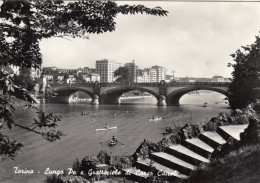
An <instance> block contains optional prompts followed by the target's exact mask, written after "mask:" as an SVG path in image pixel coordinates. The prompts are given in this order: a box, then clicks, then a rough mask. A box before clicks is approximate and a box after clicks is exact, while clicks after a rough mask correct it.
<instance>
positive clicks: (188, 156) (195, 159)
mask: <svg viewBox="0 0 260 183" xmlns="http://www.w3.org/2000/svg"><path fill="white" fill-rule="evenodd" d="M165 152H167V153H169V154H171V155H173V156H175V157H177V158H179V159H182V160H185V161H186V162H188V163H190V164H192V165H199V164H200V163H209V160H208V159H207V158H205V157H203V156H201V155H199V154H197V153H195V152H194V151H192V150H190V149H188V148H187V147H184V146H182V145H175V146H174V145H172V146H170V147H168V148H166V150H165Z"/></svg>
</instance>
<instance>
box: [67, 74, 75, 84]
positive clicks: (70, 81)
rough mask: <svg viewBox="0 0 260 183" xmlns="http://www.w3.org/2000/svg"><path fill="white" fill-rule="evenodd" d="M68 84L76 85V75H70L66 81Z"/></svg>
mask: <svg viewBox="0 0 260 183" xmlns="http://www.w3.org/2000/svg"><path fill="white" fill-rule="evenodd" d="M66 83H70V84H71V83H76V78H75V77H74V75H69V77H68V78H67V80H66Z"/></svg>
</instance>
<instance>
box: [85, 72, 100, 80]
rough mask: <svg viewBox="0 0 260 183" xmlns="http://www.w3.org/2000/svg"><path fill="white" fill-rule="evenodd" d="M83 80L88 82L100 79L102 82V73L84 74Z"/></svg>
mask: <svg viewBox="0 0 260 183" xmlns="http://www.w3.org/2000/svg"><path fill="white" fill-rule="evenodd" d="M82 77H83V80H84V81H86V82H95V81H98V82H100V75H99V74H95V73H91V74H84V75H82Z"/></svg>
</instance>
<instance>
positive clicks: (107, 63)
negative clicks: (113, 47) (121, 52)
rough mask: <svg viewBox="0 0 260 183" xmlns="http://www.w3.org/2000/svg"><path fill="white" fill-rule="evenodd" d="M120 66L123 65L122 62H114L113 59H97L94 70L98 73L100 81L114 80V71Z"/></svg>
mask: <svg viewBox="0 0 260 183" xmlns="http://www.w3.org/2000/svg"><path fill="white" fill-rule="evenodd" d="M121 66H123V64H122V63H118V62H115V61H114V60H108V59H103V60H97V61H96V72H97V74H99V75H100V82H114V81H115V77H114V72H115V70H117V69H118V68H119V67H121Z"/></svg>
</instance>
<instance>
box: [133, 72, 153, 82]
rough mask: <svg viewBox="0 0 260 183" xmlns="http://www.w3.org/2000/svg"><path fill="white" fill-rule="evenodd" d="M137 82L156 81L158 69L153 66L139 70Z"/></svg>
mask: <svg viewBox="0 0 260 183" xmlns="http://www.w3.org/2000/svg"><path fill="white" fill-rule="evenodd" d="M137 73H138V74H137V80H136V82H137V83H152V82H156V70H155V69H151V68H145V69H143V70H141V69H138V71H137Z"/></svg>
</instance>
